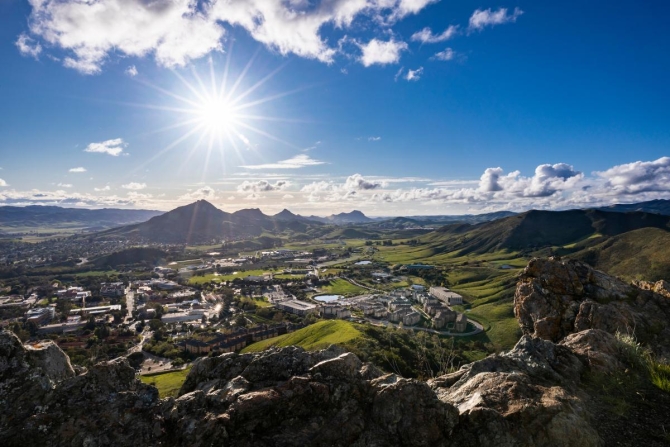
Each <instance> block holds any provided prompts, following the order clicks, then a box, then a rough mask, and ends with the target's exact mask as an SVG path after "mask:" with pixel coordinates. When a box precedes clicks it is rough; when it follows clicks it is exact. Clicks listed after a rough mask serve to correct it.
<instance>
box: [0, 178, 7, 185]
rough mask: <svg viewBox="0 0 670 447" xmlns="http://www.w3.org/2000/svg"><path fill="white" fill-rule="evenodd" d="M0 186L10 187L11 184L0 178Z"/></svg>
mask: <svg viewBox="0 0 670 447" xmlns="http://www.w3.org/2000/svg"><path fill="white" fill-rule="evenodd" d="M0 186H9V184H8V183H7V182H6V181H4V180H3V179H1V178H0Z"/></svg>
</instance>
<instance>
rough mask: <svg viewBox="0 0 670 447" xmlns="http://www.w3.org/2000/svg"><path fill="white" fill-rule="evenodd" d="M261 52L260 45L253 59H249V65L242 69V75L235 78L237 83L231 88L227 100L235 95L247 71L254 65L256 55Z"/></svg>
mask: <svg viewBox="0 0 670 447" xmlns="http://www.w3.org/2000/svg"><path fill="white" fill-rule="evenodd" d="M259 52H260V47H258V49H257V50H256V52H255V53H254V55H253V56H251V59H249V62H247V65H245V66H244V69H242V73H240V75H239V76H238V77H237V79H236V80H235V83H233V86H232V87H231V88H230V91H229V92H228V94H227V95H226V97H225V101H226V102H228V101H230V100H231V98H232V97H233V95H234V94H235V91H237V87H239V85H240V84H241V83H242V81H243V80H244V77H245V76H246V75H247V72H248V71H249V69H250V68H251V66H252V65H253V63H254V61H255V60H256V57H258V53H259Z"/></svg>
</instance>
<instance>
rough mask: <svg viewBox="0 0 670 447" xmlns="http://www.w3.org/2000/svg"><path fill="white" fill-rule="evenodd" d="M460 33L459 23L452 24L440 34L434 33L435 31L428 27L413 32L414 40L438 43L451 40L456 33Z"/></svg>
mask: <svg viewBox="0 0 670 447" xmlns="http://www.w3.org/2000/svg"><path fill="white" fill-rule="evenodd" d="M457 34H458V25H450V26H449V27H448V28H447V29H445V30H444V31H442V32H441V33H440V34H433V31H432V30H431V29H430V28H428V27H426V28H424V29H422V30H421V31H417V32H416V33H414V34H412V38H411V39H412V41H414V42H421V43H438V42H444V41H445V40H449V39H451V38H452V37H454V36H455V35H457Z"/></svg>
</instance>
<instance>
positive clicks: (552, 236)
mask: <svg viewBox="0 0 670 447" xmlns="http://www.w3.org/2000/svg"><path fill="white" fill-rule="evenodd" d="M669 224H670V216H662V215H659V214H649V213H641V212H635V213H615V212H606V211H600V210H570V211H536V210H533V211H528V212H525V213H522V214H518V215H516V216H511V217H507V218H503V219H498V220H495V221H492V222H485V223H481V224H477V225H468V224H452V225H447V226H445V227H442V228H440V229H438V230H436V231H435V232H433V233H429V234H427V235H426V236H424V237H423V238H422V241H423V242H424V243H427V244H428V245H429V246H430V247H431V248H432V249H433V252H434V253H440V252H458V253H459V254H460V255H467V254H470V253H473V254H483V253H488V252H494V251H499V250H508V251H520V252H527V253H531V252H533V251H536V250H540V249H543V248H561V247H565V246H567V245H570V244H577V243H580V241H589V242H588V245H594V244H597V243H599V242H602V241H604V240H605V239H608V238H609V237H612V236H616V235H619V234H623V233H626V232H629V231H633V230H637V229H640V228H658V229H661V230H664V231H668V230H669V229H670V226H669ZM583 248H586V247H585V246H584V247H583ZM566 254H567V253H566Z"/></svg>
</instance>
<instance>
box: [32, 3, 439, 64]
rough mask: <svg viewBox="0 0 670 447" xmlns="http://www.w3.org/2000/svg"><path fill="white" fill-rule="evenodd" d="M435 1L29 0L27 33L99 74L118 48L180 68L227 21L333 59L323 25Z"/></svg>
mask: <svg viewBox="0 0 670 447" xmlns="http://www.w3.org/2000/svg"><path fill="white" fill-rule="evenodd" d="M436 1H437V0H324V1H321V2H317V3H315V2H312V1H270V0H225V1H224V0H218V1H207V0H205V1H196V0H170V1H146V0H96V1H88V0H87V1H84V0H29V3H30V5H31V6H32V11H31V14H30V17H29V23H30V33H31V36H32V37H29V38H31V39H32V38H35V39H41V40H42V41H43V42H46V43H48V45H49V46H51V47H54V48H59V49H61V50H65V51H66V52H67V54H68V55H67V56H66V57H65V58H64V59H63V64H64V65H65V66H66V67H69V68H73V69H75V70H78V71H80V72H81V73H84V74H95V73H99V72H100V71H101V69H102V66H103V65H104V63H105V61H106V59H107V58H109V56H110V54H113V53H114V54H118V55H119V56H121V57H124V56H131V57H145V56H153V57H154V59H155V60H156V61H157V62H158V64H159V65H162V66H166V67H174V66H182V65H184V64H186V63H188V62H189V61H190V60H193V59H197V58H200V57H202V56H204V55H206V54H208V53H210V52H211V51H221V50H222V47H223V45H222V42H223V40H224V38H225V36H226V30H225V29H224V24H227V25H229V26H231V27H238V28H241V29H244V30H246V31H247V32H248V33H249V34H250V36H251V37H252V38H253V39H255V40H256V41H258V42H261V43H263V44H264V45H266V46H267V47H268V48H270V49H272V50H275V51H277V52H278V53H280V54H283V55H286V54H295V55H297V56H300V57H304V58H309V59H316V60H319V61H322V62H325V63H332V62H333V61H334V58H335V56H336V55H337V54H338V52H340V51H341V49H340V48H339V47H337V46H333V45H331V43H330V42H329V41H328V39H326V38H324V37H323V35H322V34H323V30H324V28H326V27H327V28H328V29H330V30H335V32H342V31H345V30H347V29H349V28H351V27H352V24H353V23H354V21H355V19H358V18H362V17H368V18H370V19H372V20H373V21H375V22H376V23H377V24H379V25H381V26H382V27H383V28H388V26H390V24H392V23H393V22H394V21H396V20H399V19H402V18H403V17H405V16H407V15H410V14H416V13H418V12H419V11H421V10H422V9H423V8H425V7H426V6H427V5H429V4H431V3H435V2H436ZM23 35H24V36H26V37H28V36H27V35H25V34H23ZM36 45H40V44H39V42H37V43H36ZM403 45H406V44H403ZM32 48H34V46H33V47H32ZM373 63H379V62H373ZM387 63H388V62H387Z"/></svg>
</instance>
